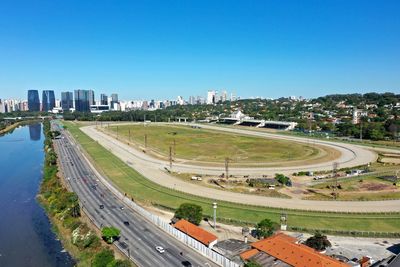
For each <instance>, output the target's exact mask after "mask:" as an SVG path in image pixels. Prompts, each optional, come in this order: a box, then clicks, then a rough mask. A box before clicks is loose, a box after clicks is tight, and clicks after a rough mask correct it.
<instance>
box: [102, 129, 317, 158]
mask: <svg viewBox="0 0 400 267" xmlns="http://www.w3.org/2000/svg"><path fill="white" fill-rule="evenodd" d="M107 129H109V130H111V131H113V132H114V133H115V134H116V132H117V131H118V136H119V137H120V138H121V137H123V138H124V139H125V140H127V141H130V142H132V143H136V144H138V145H140V146H144V139H145V138H144V136H145V135H147V147H148V148H150V149H151V150H152V151H155V152H157V153H158V154H160V155H162V156H164V157H167V156H168V155H169V149H170V147H171V149H172V150H174V149H175V151H173V152H175V154H174V156H175V157H176V158H180V159H185V160H196V161H203V162H219V163H222V162H224V160H225V158H227V157H229V158H230V159H231V161H232V163H251V162H265V163H268V164H271V163H274V162H286V161H292V160H309V159H315V158H319V157H323V155H322V154H321V153H320V150H319V149H318V148H316V147H311V146H307V145H304V144H300V143H295V142H287V141H280V140H275V139H265V138H258V137H251V136H240V135H235V134H230V133H222V132H218V131H212V130H206V129H193V128H190V127H189V126H172V125H168V126H167V125H151V124H148V125H146V126H144V125H138V124H136V125H120V126H110V127H107ZM129 136H130V138H129ZM174 140H175V145H174Z"/></svg>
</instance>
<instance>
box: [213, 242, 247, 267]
mask: <svg viewBox="0 0 400 267" xmlns="http://www.w3.org/2000/svg"><path fill="white" fill-rule="evenodd" d="M249 249H251V246H250V244H248V243H246V242H244V241H242V240H238V239H226V240H223V241H220V242H218V243H217V244H216V245H214V247H213V250H214V251H216V252H218V253H219V254H221V255H222V256H224V257H226V258H228V259H230V260H231V261H234V262H236V263H238V264H242V263H243V262H242V260H241V258H240V254H241V253H242V252H244V251H247V250H249Z"/></svg>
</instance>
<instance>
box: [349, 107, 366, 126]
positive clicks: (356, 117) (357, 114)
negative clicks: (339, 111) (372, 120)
mask: <svg viewBox="0 0 400 267" xmlns="http://www.w3.org/2000/svg"><path fill="white" fill-rule="evenodd" d="M365 116H368V112H366V111H364V110H361V109H353V120H352V122H353V124H359V123H360V120H361V117H365Z"/></svg>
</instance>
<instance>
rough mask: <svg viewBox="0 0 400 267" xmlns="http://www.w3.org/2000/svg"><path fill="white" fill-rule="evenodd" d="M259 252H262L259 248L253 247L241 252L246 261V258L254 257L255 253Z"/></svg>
mask: <svg viewBox="0 0 400 267" xmlns="http://www.w3.org/2000/svg"><path fill="white" fill-rule="evenodd" d="M258 252H260V251H259V250H258V249H255V248H253V249H250V250H246V251H245V252H242V253H240V257H241V258H242V259H243V260H245V261H246V260H248V259H250V258H251V257H253V256H254V255H256V254H257V253H258Z"/></svg>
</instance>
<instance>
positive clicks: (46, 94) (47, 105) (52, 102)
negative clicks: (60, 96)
mask: <svg viewBox="0 0 400 267" xmlns="http://www.w3.org/2000/svg"><path fill="white" fill-rule="evenodd" d="M55 106H56V98H55V97H54V91H53V90H43V92H42V111H49V110H52V109H53V108H54V107H55Z"/></svg>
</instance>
